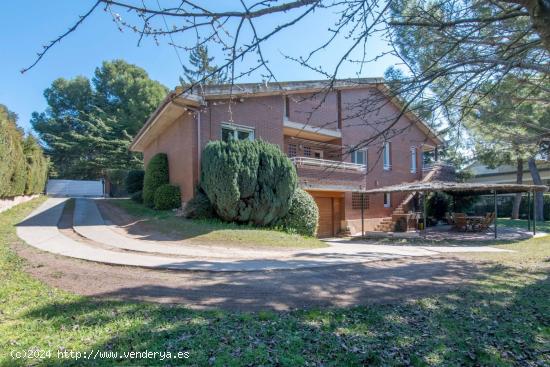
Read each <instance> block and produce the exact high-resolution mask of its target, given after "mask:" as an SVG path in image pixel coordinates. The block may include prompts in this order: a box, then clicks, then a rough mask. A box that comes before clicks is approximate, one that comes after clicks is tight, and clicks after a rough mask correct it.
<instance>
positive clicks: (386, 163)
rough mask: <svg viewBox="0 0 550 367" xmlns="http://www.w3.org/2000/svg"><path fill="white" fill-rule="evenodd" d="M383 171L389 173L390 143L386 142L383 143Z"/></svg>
mask: <svg viewBox="0 0 550 367" xmlns="http://www.w3.org/2000/svg"><path fill="white" fill-rule="evenodd" d="M383 155H384V169H385V170H386V171H389V170H390V169H391V143H390V142H386V143H384V151H383Z"/></svg>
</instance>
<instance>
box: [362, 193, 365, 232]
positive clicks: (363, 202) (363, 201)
mask: <svg viewBox="0 0 550 367" xmlns="http://www.w3.org/2000/svg"><path fill="white" fill-rule="evenodd" d="M361 237H365V193H364V192H362V193H361Z"/></svg>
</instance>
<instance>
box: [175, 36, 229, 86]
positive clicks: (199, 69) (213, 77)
mask: <svg viewBox="0 0 550 367" xmlns="http://www.w3.org/2000/svg"><path fill="white" fill-rule="evenodd" d="M213 61H214V57H210V56H209V55H208V47H206V46H204V45H199V46H197V47H196V48H194V49H193V50H192V51H191V53H190V54H189V63H190V64H191V65H192V67H191V68H188V67H186V66H184V67H183V70H184V75H185V79H184V78H182V77H180V83H181V84H182V85H186V84H192V85H193V84H199V85H208V84H222V83H224V82H225V81H226V79H227V76H226V74H225V73H223V72H222V71H219V70H218V66H216V65H214V64H212V62H213Z"/></svg>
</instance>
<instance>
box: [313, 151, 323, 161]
mask: <svg viewBox="0 0 550 367" xmlns="http://www.w3.org/2000/svg"><path fill="white" fill-rule="evenodd" d="M313 157H314V158H318V159H323V151H322V150H314V151H313Z"/></svg>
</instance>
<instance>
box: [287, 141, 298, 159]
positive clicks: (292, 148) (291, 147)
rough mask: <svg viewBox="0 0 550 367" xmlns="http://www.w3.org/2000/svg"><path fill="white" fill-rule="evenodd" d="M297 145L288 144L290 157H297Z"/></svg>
mask: <svg viewBox="0 0 550 367" xmlns="http://www.w3.org/2000/svg"><path fill="white" fill-rule="evenodd" d="M296 148H297V147H296V144H288V156H289V157H296V152H297V149H296Z"/></svg>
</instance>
